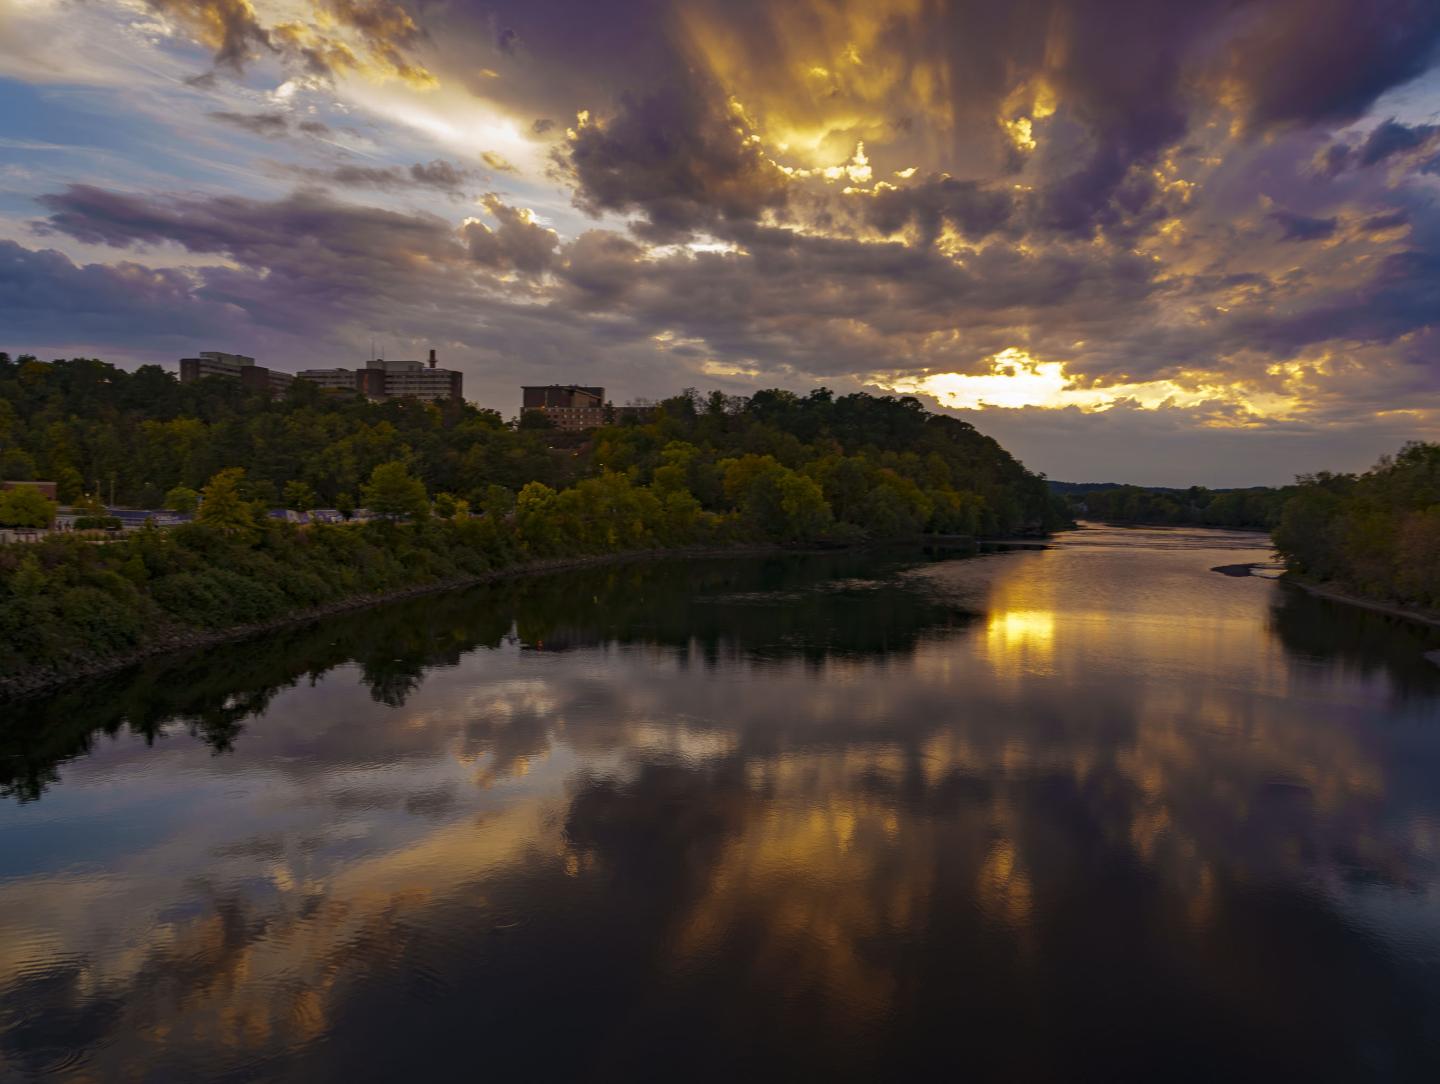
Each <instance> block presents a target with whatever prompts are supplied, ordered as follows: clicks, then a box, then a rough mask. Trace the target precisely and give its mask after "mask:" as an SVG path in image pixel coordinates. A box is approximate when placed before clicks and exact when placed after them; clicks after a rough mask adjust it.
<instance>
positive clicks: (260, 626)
mask: <svg viewBox="0 0 1440 1084" xmlns="http://www.w3.org/2000/svg"><path fill="white" fill-rule="evenodd" d="M1037 541H1043V540H1036V539H1027V538H1017V539H977V538H972V537H970V536H966V535H915V536H910V537H904V538H893V539H878V540H874V541H866V542H851V543H845V544H842V545H783V544H780V543H741V544H737V545H734V546H698V547H684V546H680V547H674V548H669V549H644V550H626V551H623V552H620V553H598V554H586V555H583V556H577V557H550V558H541V559H539V560H534V561H524V562H521V563H519V564H514V565H508V566H506V567H505V568H497V569H493V570H491V571H489V572H486V573H483V574H481V575H478V576H462V577H458V578H454V579H449V580H441V581H438V582H435V583H427V584H415V585H411V586H408V587H398V588H396V589H394V590H392V591H382V592H377V593H373V594H364V595H352V596H350V597H349V598H344V599H340V600H338V601H335V602H331V603H326V604H325V605H323V606H315V607H311V608H308V609H305V610H297V611H295V612H294V613H290V614H286V615H284V616H282V617H277V618H275V619H274V620H273V621H264V622H258V623H255V624H250V625H229V626H226V627H225V628H220V629H198V628H183V627H175V628H171V629H168V630H166V631H165V632H164V633H162V634H161V635H160V636H158V637H156V638H155V639H154V640H152V641H150V642H149V643H147V644H144V645H141V646H139V647H136V648H133V649H131V650H129V651H124V652H119V653H117V654H113V655H104V656H99V657H96V658H95V659H93V660H91V661H90V662H88V663H81V664H78V665H77V664H74V663H67V664H66V665H65V666H63V667H60V666H46V667H39V668H36V669H33V670H28V671H25V672H22V673H18V674H10V675H6V676H0V704H4V703H13V702H17V701H20V700H29V699H33V698H34V697H37V696H43V695H46V694H48V693H51V692H55V691H56V690H58V689H61V688H64V687H65V686H67V685H71V684H74V683H76V682H80V681H88V680H91V679H93V678H98V677H104V676H106V675H108V674H114V673H118V672H119V671H121V670H125V669H128V668H129V667H131V666H135V665H137V664H139V663H142V662H144V661H146V660H147V659H152V658H155V657H157V656H160V655H178V654H182V653H185V652H189V651H195V650H200V649H203V648H208V647H218V646H219V645H221V644H227V643H240V642H243V641H245V640H248V639H251V638H253V637H256V636H261V635H264V634H265V633H268V632H275V631H277V630H279V629H284V628H290V627H293V626H296V625H303V624H305V623H307V622H310V621H319V620H323V619H324V618H327V617H335V616H337V615H339V614H343V613H349V612H351V611H354V610H363V609H369V608H371V607H375V606H381V605H384V604H385V603H387V602H398V601H400V600H402V599H407V598H415V597H417V596H421V595H432V594H439V593H441V592H445V591H460V590H465V589H466V588H470V587H481V586H484V585H486V584H494V583H501V582H503V581H505V580H512V579H517V580H518V579H524V578H527V577H531V576H543V575H546V574H548V573H552V572H569V571H572V570H575V569H582V568H596V567H601V566H604V565H618V564H627V563H630V562H635V561H659V560H714V559H717V558H722V557H773V556H784V555H800V554H824V553H835V552H838V551H842V550H856V549H869V548H879V547H884V546H892V545H897V544H899V545H921V546H956V547H959V546H972V547H976V548H977V549H978V547H980V546H989V545H994V546H1003V545H1007V544H1014V543H1022V544H1023V543H1025V542H1032V543H1033V542H1037Z"/></svg>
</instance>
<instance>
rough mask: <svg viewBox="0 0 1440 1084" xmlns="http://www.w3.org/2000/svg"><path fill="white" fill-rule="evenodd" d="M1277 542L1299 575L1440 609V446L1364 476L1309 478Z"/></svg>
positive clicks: (1399, 457)
mask: <svg viewBox="0 0 1440 1084" xmlns="http://www.w3.org/2000/svg"><path fill="white" fill-rule="evenodd" d="M1273 538H1274V542H1275V549H1276V551H1277V552H1278V553H1279V554H1280V556H1281V558H1282V559H1283V560H1284V562H1285V566H1286V568H1288V569H1289V570H1290V571H1291V572H1294V573H1298V574H1300V575H1303V576H1306V577H1308V578H1311V579H1315V580H1321V581H1329V582H1332V583H1336V584H1339V585H1340V586H1342V587H1345V588H1347V589H1349V590H1352V591H1355V592H1358V593H1360V594H1364V595H1369V596H1372V597H1375V598H1381V599H1388V600H1392V601H1395V602H1400V603H1404V604H1408V605H1413V606H1420V607H1424V608H1429V609H1440V444H1427V443H1422V442H1412V443H1410V444H1407V445H1405V447H1403V448H1402V449H1401V450H1400V451H1399V453H1398V454H1396V455H1394V456H1386V457H1384V458H1383V459H1381V460H1380V462H1379V463H1378V464H1377V465H1376V466H1375V467H1374V469H1372V470H1370V471H1367V472H1366V473H1364V474H1360V475H1354V474H1331V473H1329V472H1322V473H1319V474H1314V475H1305V476H1302V477H1301V478H1300V479H1299V485H1298V486H1297V488H1296V492H1295V493H1294V495H1293V496H1292V497H1291V498H1290V499H1289V500H1288V501H1286V502H1285V508H1284V511H1283V514H1282V515H1281V517H1280V523H1279V525H1278V526H1277V527H1276V529H1275V533H1274V536H1273Z"/></svg>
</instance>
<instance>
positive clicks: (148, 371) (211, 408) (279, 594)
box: [0, 355, 1067, 680]
mask: <svg viewBox="0 0 1440 1084" xmlns="http://www.w3.org/2000/svg"><path fill="white" fill-rule="evenodd" d="M0 470H3V471H4V472H5V474H6V477H9V478H15V479H25V478H34V477H37V476H48V477H49V478H51V479H53V480H55V481H56V482H57V484H58V486H59V490H60V493H59V495H60V497H61V499H62V500H77V499H80V498H81V496H82V495H83V492H84V490H85V489H86V488H87V487H93V488H99V489H100V490H101V491H102V492H104V493H105V496H107V497H108V496H109V492H108V491H109V489H110V488H111V487H112V486H113V488H114V490H115V493H116V495H117V500H130V501H133V502H135V503H139V504H142V505H155V504H158V503H160V502H165V503H167V504H169V505H171V506H173V507H176V508H177V510H179V509H180V508H181V506H182V505H183V506H185V507H187V508H193V507H194V506H195V504H196V503H197V501H198V503H199V511H198V514H197V516H196V518H195V520H194V522H191V523H186V524H184V525H181V526H178V527H175V528H168V529H164V530H162V529H158V528H155V527H153V526H151V527H147V528H145V529H143V530H140V531H138V532H135V533H134V534H132V535H130V536H127V537H125V538H124V539H123V540H118V541H113V542H110V543H109V544H105V545H96V544H94V543H93V542H92V541H91V540H88V539H81V538H74V537H52V538H49V539H47V540H46V541H44V542H42V543H40V544H36V545H26V546H23V547H5V548H3V549H0V680H3V679H4V678H6V677H7V676H13V675H17V674H24V673H26V672H27V671H31V670H33V669H34V668H37V667H46V668H50V669H52V670H56V671H58V670H60V669H63V668H68V667H73V666H76V665H85V664H87V663H90V662H93V661H95V660H97V659H104V658H106V657H114V656H117V655H124V654H125V653H126V652H129V651H132V650H134V649H135V648H137V647H139V646H143V645H146V644H149V643H153V642H169V640H171V639H175V638H176V637H177V636H180V637H181V638H183V634H184V633H185V632H186V630H197V629H198V630H216V629H225V628H230V627H235V626H248V625H257V624H264V623H267V622H273V621H275V620H277V619H280V618H283V617H285V616H287V615H289V614H293V613H295V612H298V611H304V610H307V609H312V608H316V607H321V606H324V605H327V604H333V603H337V602H341V601H345V600H349V599H352V598H355V597H357V596H367V595H374V594H380V593H389V592H394V591H397V590H402V589H409V588H416V587H424V586H429V585H436V584H443V583H447V582H451V581H460V580H463V579H465V578H473V577H475V576H479V575H483V574H486V573H491V572H495V571H497V570H502V569H506V568H509V567H512V566H514V565H516V564H519V563H523V562H528V561H534V560H537V559H550V558H567V557H574V556H581V555H598V554H608V553H616V552H625V551H632V550H646V549H653V548H680V547H693V546H704V547H714V546H722V547H723V546H732V545H737V544H743V543H754V542H764V543H815V542H822V543H851V542H857V541H862V540H867V539H885V538H899V537H908V536H913V535H920V534H925V533H932V534H941V535H963V536H972V537H973V536H976V535H991V534H994V535H1013V534H1021V533H1031V534H1040V533H1044V532H1047V531H1049V530H1051V529H1053V528H1054V527H1057V526H1060V525H1063V524H1064V523H1065V522H1066V521H1067V520H1066V512H1065V510H1064V507H1063V502H1061V501H1059V500H1058V499H1057V498H1053V497H1052V496H1051V494H1050V493H1049V491H1048V489H1047V487H1046V485H1045V482H1044V479H1043V478H1041V477H1039V476H1037V475H1034V474H1032V473H1030V472H1029V471H1027V470H1026V469H1025V468H1024V467H1023V466H1022V465H1021V464H1020V463H1018V462H1017V461H1016V460H1015V459H1014V458H1012V457H1011V456H1010V455H1009V454H1008V453H1006V452H1005V451H1004V449H1002V448H1001V447H1000V446H999V445H998V444H996V443H995V442H994V441H993V440H991V439H990V438H988V437H985V436H983V435H981V434H980V433H978V432H976V430H975V429H974V428H973V427H971V426H970V425H968V424H966V423H965V422H962V421H959V420H957V419H954V418H950V417H945V416H940V415H935V414H931V413H930V412H928V411H926V410H925V409H924V408H923V407H922V406H921V404H920V403H919V402H918V401H917V400H915V399H913V398H909V397H904V398H895V397H889V396H886V397H876V396H870V395H864V394H854V395H846V396H840V397H836V396H835V395H833V394H832V393H831V392H829V391H828V390H826V389H823V388H822V389H818V390H816V391H814V392H811V393H810V394H809V395H805V396H799V395H795V394H793V393H790V392H785V391H775V390H770V391H762V392H759V393H757V394H755V395H754V396H752V397H750V398H737V397H733V396H725V395H722V394H720V393H718V392H716V393H712V394H711V395H709V396H708V397H702V396H700V395H699V394H698V393H695V392H686V393H685V394H682V395H680V396H676V397H674V398H672V399H669V400H666V401H664V402H663V403H661V404H660V405H659V407H658V408H657V409H656V411H655V413H654V416H653V418H652V419H651V420H649V421H645V422H643V423H636V422H635V420H634V419H631V424H626V425H623V426H618V427H611V428H604V429H600V430H596V431H594V432H593V433H591V434H589V435H579V434H564V433H554V432H552V431H548V430H545V429H540V428H533V427H530V426H528V425H520V424H507V423H506V422H504V421H503V420H502V419H501V417H500V415H499V414H497V413H496V412H494V411H489V410H482V409H479V408H476V407H474V406H472V405H470V404H467V403H463V402H447V403H443V404H429V403H420V402H416V401H404V400H400V401H389V402H385V403H370V402H368V401H365V400H364V399H362V398H360V397H358V396H355V395H348V394H335V393H327V392H324V391H322V390H321V389H319V388H317V387H315V386H314V385H310V384H306V383H304V382H300V381H297V382H296V383H295V384H294V385H292V386H291V388H290V389H289V391H288V392H287V393H286V394H285V395H283V396H281V397H277V398H273V399H272V398H270V397H268V396H266V395H264V394H262V393H257V392H250V391H247V390H246V389H245V388H244V387H243V386H241V385H240V384H239V382H238V381H233V380H225V379H223V378H210V379H208V380H204V381H200V382H197V383H194V384H186V385H182V384H180V383H179V382H178V381H177V380H176V379H175V378H174V376H173V375H171V374H169V373H166V372H165V371H163V370H161V369H160V368H158V367H157V366H145V367H142V368H141V369H139V370H137V371H136V372H134V373H129V372H125V371H123V370H120V369H117V368H115V367H114V366H111V365H108V364H106V363H104V362H99V361H94V360H91V359H83V358H82V359H73V360H70V361H56V362H49V363H47V362H41V361H37V360H35V359H33V358H19V359H15V360H11V359H10V358H9V357H8V356H6V355H0ZM92 479H93V482H92ZM196 490H201V491H203V492H199V493H197V492H196ZM94 496H95V495H94V494H92V495H91V503H95V502H94ZM281 500H283V501H284V502H285V504H286V505H287V506H289V507H290V508H292V509H294V510H296V511H297V512H304V511H308V510H310V509H313V508H315V507H317V506H320V507H333V508H337V509H339V510H341V512H346V513H348V512H349V511H350V510H352V509H353V508H354V507H355V506H356V505H362V506H364V507H366V508H368V510H369V511H370V512H371V513H372V514H373V515H374V516H375V518H374V519H372V520H371V521H369V522H366V523H357V524H349V523H345V524H333V523H331V524H327V523H320V524H313V525H307V526H299V525H297V524H295V523H292V522H287V521H285V520H280V519H276V518H274V517H272V516H270V515H269V514H268V510H270V509H273V508H274V507H275V506H276V505H277V503H278V502H280V501H281ZM167 638H169V639H167Z"/></svg>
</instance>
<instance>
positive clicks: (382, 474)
mask: <svg viewBox="0 0 1440 1084" xmlns="http://www.w3.org/2000/svg"><path fill="white" fill-rule="evenodd" d="M360 499H361V500H363V501H364V502H365V507H366V508H368V509H370V511H371V512H372V513H373V514H374V515H377V516H384V517H386V518H387V519H399V518H403V517H407V516H408V517H413V518H415V519H422V518H424V517H425V516H427V515H429V514H430V498H429V497H428V496H427V495H426V493H425V483H424V482H422V481H420V479H419V478H416V477H415V476H414V475H412V474H411V473H410V471H409V470H408V469H407V468H406V466H405V464H404V463H402V462H400V461H399V460H394V461H392V462H389V463H381V464H380V465H379V466H378V467H376V468H375V469H374V470H373V471H371V472H370V481H369V482H368V483H367V484H366V485H365V487H364V488H363V489H362V490H361V492H360Z"/></svg>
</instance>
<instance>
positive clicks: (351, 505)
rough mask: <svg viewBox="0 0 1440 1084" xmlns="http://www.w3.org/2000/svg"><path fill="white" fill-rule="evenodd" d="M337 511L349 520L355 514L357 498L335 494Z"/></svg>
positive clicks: (345, 494) (344, 494)
mask: <svg viewBox="0 0 1440 1084" xmlns="http://www.w3.org/2000/svg"><path fill="white" fill-rule="evenodd" d="M335 511H337V512H339V513H340V514H341V515H342V516H344V517H345V518H346V519H349V518H350V517H351V516H353V515H354V514H355V498H354V497H352V496H350V494H348V493H337V494H335Z"/></svg>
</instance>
